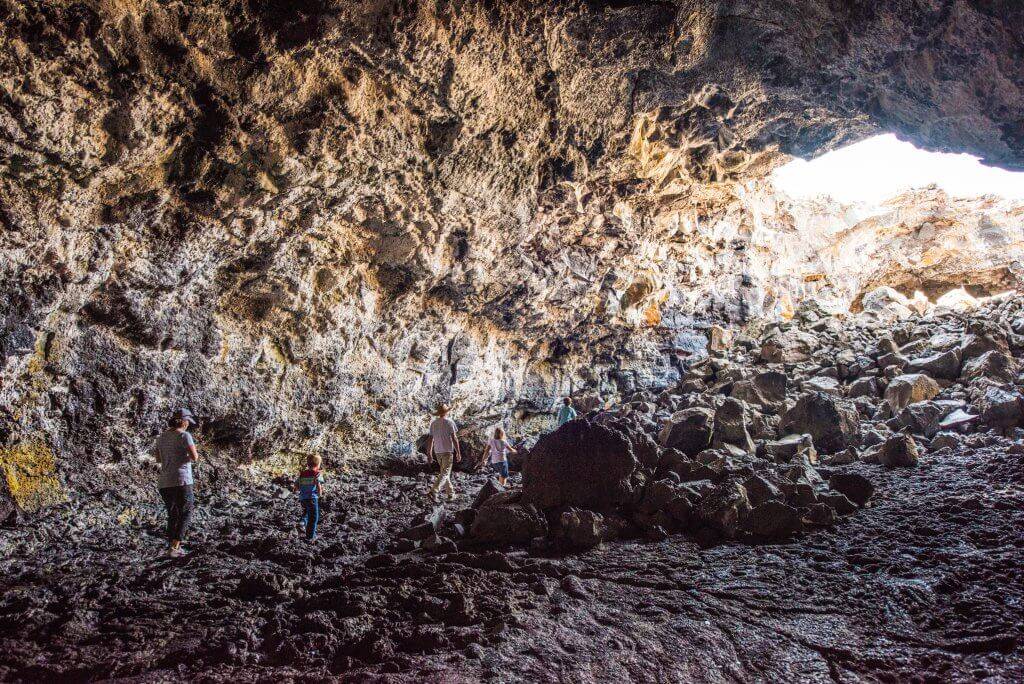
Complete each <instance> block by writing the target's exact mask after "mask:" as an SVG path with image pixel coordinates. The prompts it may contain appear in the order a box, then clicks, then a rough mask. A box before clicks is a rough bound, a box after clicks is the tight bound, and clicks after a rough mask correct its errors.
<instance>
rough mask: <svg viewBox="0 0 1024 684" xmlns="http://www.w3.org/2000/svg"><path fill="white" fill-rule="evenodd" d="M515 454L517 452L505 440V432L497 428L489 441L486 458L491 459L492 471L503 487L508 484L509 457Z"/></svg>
mask: <svg viewBox="0 0 1024 684" xmlns="http://www.w3.org/2000/svg"><path fill="white" fill-rule="evenodd" d="M514 453H516V450H515V449H513V448H512V445H511V444H509V443H508V441H507V440H506V439H505V431H504V430H502V429H501V428H500V427H499V428H495V429H494V437H492V438H491V439H489V440H487V447H486V448H485V450H484V457H485V458H486V457H489V458H488V461H489V463H490V465H491V470H492V471H493V472H494V473H495V474H496V475H497V476H498V482H499V483H500V484H501V486H502V487H504V486H505V483H507V482H508V455H509V454H514Z"/></svg>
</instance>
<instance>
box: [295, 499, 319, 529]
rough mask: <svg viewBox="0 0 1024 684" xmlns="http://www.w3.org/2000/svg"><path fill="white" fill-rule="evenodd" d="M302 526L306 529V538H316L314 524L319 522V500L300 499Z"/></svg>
mask: <svg viewBox="0 0 1024 684" xmlns="http://www.w3.org/2000/svg"><path fill="white" fill-rule="evenodd" d="M299 503H301V504H302V525H303V527H305V528H306V536H307V537H309V538H310V539H312V538H313V537H315V536H316V524H317V523H318V522H320V500H319V499H302V500H301V501H300V502H299Z"/></svg>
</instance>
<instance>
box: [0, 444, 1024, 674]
mask: <svg viewBox="0 0 1024 684" xmlns="http://www.w3.org/2000/svg"><path fill="white" fill-rule="evenodd" d="M848 467H849V468H853V469H858V470H862V471H868V470H870V471H871V472H870V473H869V475H870V477H871V478H872V480H873V481H874V482H875V483H876V484H877V486H878V488H879V491H878V495H877V496H876V503H875V504H874V505H872V506H869V507H868V508H866V509H865V510H863V511H861V512H860V513H859V514H858V515H855V516H853V517H852V518H851V519H850V520H849V521H848V522H847V523H846V524H844V525H842V526H839V527H837V528H835V529H834V530H822V531H820V532H815V533H812V534H809V535H807V536H804V537H802V538H800V539H799V540H797V541H795V542H792V543H785V544H778V545H767V546H750V545H744V544H724V545H718V546H714V547H711V548H703V549H702V548H700V547H699V546H697V545H696V544H694V543H692V542H690V541H687V540H686V539H684V538H683V537H680V536H673V537H670V538H669V539H666V540H664V541H661V542H656V543H652V542H646V541H634V542H615V543H611V544H608V545H606V546H604V547H603V548H601V549H597V550H592V551H590V552H588V553H585V554H580V555H569V556H565V557H562V558H543V557H531V556H529V555H528V554H527V553H525V552H511V553H503V552H497V551H489V552H484V553H448V554H443V555H437V556H420V555H412V554H407V555H404V556H397V557H396V558H395V562H394V563H393V564H382V565H380V566H378V567H368V566H367V564H366V559H367V557H368V556H372V555H373V554H375V553H376V552H377V551H379V550H380V549H381V548H382V546H383V545H384V544H386V543H387V539H389V538H390V537H391V536H392V534H393V533H395V532H396V531H397V530H399V529H400V528H401V527H402V526H403V525H405V524H406V523H407V521H408V519H409V517H410V516H411V515H412V514H413V513H415V512H417V511H419V510H421V509H422V508H423V503H422V502H423V499H422V491H423V489H424V487H425V486H426V484H427V481H428V476H427V474H426V472H425V471H424V472H423V473H422V474H421V475H419V476H409V475H405V476H397V477H387V478H385V477H379V476H366V477H361V478H359V480H358V481H353V480H346V479H339V480H336V481H334V482H333V483H332V484H331V490H330V493H329V500H330V504H329V505H330V511H329V512H327V513H326V514H325V519H324V521H323V525H322V529H321V539H320V542H319V543H318V544H316V545H309V544H307V543H306V542H305V541H304V540H302V539H300V537H299V535H298V534H297V533H296V532H295V529H294V522H295V517H296V506H295V502H294V501H293V500H292V498H291V496H290V495H289V494H288V493H287V492H286V491H285V490H284V489H283V488H280V487H278V486H273V485H268V486H265V487H261V488H256V489H251V490H246V491H238V492H234V493H232V494H230V495H228V494H225V493H223V492H222V493H216V494H214V493H211V492H205V491H200V493H199V513H198V515H197V519H196V521H195V526H194V534H193V535H192V539H191V541H192V543H191V545H190V548H191V549H192V553H191V554H190V555H189V556H188V557H186V558H184V559H177V560H172V559H167V558H164V557H162V556H161V555H160V551H161V550H162V543H163V542H162V537H161V520H162V515H161V511H160V509H159V508H158V506H157V504H156V502H155V496H154V501H149V502H145V503H143V504H142V505H141V506H140V507H139V513H138V515H137V517H135V518H134V519H133V520H132V521H131V522H129V523H127V524H117V522H116V521H115V518H116V516H117V515H118V514H119V512H120V511H122V510H123V505H124V504H123V503H122V502H117V501H113V500H110V501H88V502H80V503H79V504H78V505H75V506H68V507H66V508H64V509H62V510H59V511H58V510H55V511H52V512H50V513H48V514H47V515H46V516H44V517H42V518H40V519H39V520H38V521H37V522H34V523H33V524H31V525H26V526H22V527H19V528H17V529H13V530H4V532H3V536H4V546H5V547H6V548H5V551H6V552H5V554H4V560H3V561H2V564H0V568H2V573H3V574H2V576H3V580H2V583H3V584H4V591H3V599H2V601H0V630H2V632H0V633H2V635H3V638H2V642H3V648H2V649H0V679H3V680H4V681H44V680H53V679H58V678H59V679H62V680H86V679H104V678H116V679H123V680H126V681H128V680H136V681H139V680H156V679H164V680H171V679H180V678H182V677H187V678H188V679H194V680H197V681H204V680H206V681H253V680H267V681H269V680H280V679H288V678H295V679H299V680H310V679H321V678H323V677H326V676H329V675H342V676H343V677H345V678H351V679H353V680H375V679H380V680H385V681H389V680H407V681H472V680H476V679H492V680H500V681H557V680H568V681H592V680H603V681H613V680H614V681H623V680H640V681H651V680H658V679H661V680H677V681H681V680H693V681H758V680H760V681H766V680H767V681H797V680H803V681H828V680H831V679H835V680H837V681H857V680H881V681H909V680H919V681H927V680H933V681H951V680H961V681H969V680H981V679H985V678H993V679H990V680H989V681H1001V680H1002V681H1014V680H1016V681H1019V680H1020V677H1021V676H1024V651H1022V648H1021V639H1022V636H1024V603H1022V601H1024V535H1022V534H1021V530H1022V529H1024V456H1022V455H1021V454H1020V453H1009V452H1008V450H1007V449H1006V448H979V449H965V450H963V451H961V452H958V453H955V454H953V455H951V456H948V457H947V458H944V459H943V460H941V461H932V462H925V463H923V464H922V465H921V466H919V468H918V469H917V470H915V471H914V472H913V473H908V472H907V471H900V470H892V471H883V470H881V469H879V467H878V466H869V465H862V464H858V465H853V466H848ZM483 479H484V478H483V476H481V475H463V476H461V477H460V478H459V480H458V483H459V491H460V502H461V503H462V504H463V505H464V504H466V503H468V501H469V499H470V492H474V491H476V489H477V488H478V487H479V486H480V485H481V484H482V482H483ZM455 505H458V504H455ZM384 509H386V510H387V511H388V512H387V514H383V515H382V510H384ZM72 513H74V514H75V515H74V516H72ZM370 565H374V563H370ZM327 653H331V654H332V655H330V656H329V657H325V654H327Z"/></svg>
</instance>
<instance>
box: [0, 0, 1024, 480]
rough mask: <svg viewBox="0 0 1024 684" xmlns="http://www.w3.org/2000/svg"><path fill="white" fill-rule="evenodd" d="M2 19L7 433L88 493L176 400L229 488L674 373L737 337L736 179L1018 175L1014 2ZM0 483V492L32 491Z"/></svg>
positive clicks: (122, 471) (74, 12)
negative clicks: (702, 345) (893, 163)
mask: <svg viewBox="0 0 1024 684" xmlns="http://www.w3.org/2000/svg"><path fill="white" fill-rule="evenodd" d="M0 18H2V20H3V21H2V27H0V39H2V42H3V46H4V50H2V51H0V228H2V236H0V248H2V250H3V255H4V259H3V262H2V265H0V289H2V291H3V293H4V295H5V297H4V301H3V302H2V303H0V321H2V333H0V350H2V352H3V369H2V374H0V380H2V387H0V398H2V404H0V406H2V411H3V416H2V422H0V440H2V442H3V443H4V444H6V445H8V447H9V452H5V453H10V454H18V453H24V452H27V451H31V452H33V453H35V452H34V451H33V450H32V449H27V448H25V447H24V445H26V444H43V445H44V446H45V447H46V449H48V450H49V451H51V452H52V453H53V454H55V455H56V456H55V458H53V459H50V460H49V461H46V459H43V461H45V463H47V464H49V465H48V466H46V465H44V466H43V468H44V469H47V468H48V469H49V471H51V472H50V475H47V477H50V476H52V475H53V474H54V473H57V474H59V476H60V478H62V479H63V481H64V482H65V483H68V484H72V485H73V486H76V487H84V488H100V487H103V486H107V484H108V483H109V482H110V481H111V478H122V479H123V478H125V477H130V474H131V473H134V472H135V468H136V462H135V460H134V459H135V458H136V457H137V456H138V454H139V450H140V447H141V445H142V444H143V443H144V441H145V440H146V438H148V436H149V435H151V434H152V433H153V432H154V431H155V430H156V428H157V425H158V422H159V419H160V417H161V416H162V415H163V413H164V412H165V410H166V408H168V407H170V406H172V405H175V404H178V403H185V404H188V405H190V406H192V407H193V408H194V409H195V410H196V411H197V412H199V413H200V414H201V415H202V416H203V417H204V419H205V423H206V425H205V427H204V431H203V432H204V437H205V440H206V443H207V445H208V447H211V448H212V449H213V450H215V451H216V450H217V449H221V448H223V449H224V453H225V455H226V458H225V459H222V461H221V462H223V463H225V464H227V463H235V462H238V460H239V459H242V460H245V459H248V458H256V459H262V458H266V457H268V456H272V455H274V454H277V453H279V452H281V450H282V449H284V448H286V447H287V448H297V449H327V450H330V451H331V452H332V453H334V454H337V457H338V458H340V457H348V456H351V455H362V456H366V455H371V454H374V453H381V451H384V450H387V449H390V448H393V447H401V446H403V445H406V444H408V443H409V442H410V440H411V439H413V438H414V437H415V435H416V433H417V432H418V430H419V429H420V428H421V425H420V423H421V419H420V418H419V416H420V414H421V413H422V409H423V408H424V407H426V406H428V405H429V404H431V403H432V402H433V401H435V400H437V399H451V400H454V401H455V403H456V405H457V408H456V416H457V417H458V418H464V419H466V420H469V421H470V422H476V423H479V424H487V423H488V422H489V421H495V420H500V419H502V418H506V417H508V416H509V415H510V413H511V412H514V411H518V414H517V415H519V416H520V417H523V416H528V415H529V414H530V413H531V412H535V411H537V410H539V409H542V408H544V407H545V406H546V405H547V404H548V402H550V400H551V398H552V397H554V396H555V395H557V394H558V393H561V392H566V391H569V390H570V389H577V388H580V387H597V388H600V387H602V386H603V387H604V389H605V390H606V391H612V390H625V391H628V390H629V388H630V387H631V386H632V385H634V384H635V383H637V382H640V383H651V382H658V381H664V380H666V379H669V378H671V377H672V374H673V370H672V364H671V359H670V358H666V356H665V355H664V354H663V353H662V352H664V350H665V349H669V350H671V349H673V348H674V347H677V346H683V347H690V348H691V350H692V348H693V347H694V346H695V345H694V344H693V339H692V337H690V336H689V334H688V332H687V331H688V330H689V326H690V324H691V323H692V320H691V318H690V316H691V315H693V314H697V315H699V316H704V315H707V314H708V313H709V311H714V312H717V313H719V314H722V315H727V316H732V317H742V316H744V315H747V313H749V312H747V310H746V308H747V307H748V305H747V304H745V303H744V302H746V301H747V299H750V294H749V292H748V291H747V289H746V288H747V286H746V285H744V283H745V278H746V277H747V274H746V271H747V270H748V268H749V259H748V257H746V256H745V255H744V254H743V252H744V243H745V241H747V240H749V237H750V236H749V235H748V234H746V233H741V234H740V235H738V236H737V237H736V239H735V242H734V244H730V245H728V246H724V245H717V246H716V245H712V247H711V250H712V251H713V252H714V253H715V257H714V258H715V267H716V271H715V274H714V276H715V277H714V279H712V278H708V277H705V276H704V275H702V274H700V273H696V272H695V270H694V266H693V264H692V263H688V261H687V259H686V254H687V253H688V252H689V251H691V250H693V249H696V247H694V245H697V244H698V243H701V244H703V243H706V242H707V240H708V238H707V234H708V232H707V227H708V226H709V225H713V224H714V223H716V222H717V221H718V220H720V219H721V217H722V216H723V215H724V214H726V213H728V209H727V206H728V204H729V202H730V201H731V198H733V197H735V192H736V184H737V183H739V182H741V181H745V180H747V179H750V178H757V177H759V176H762V175H763V174H764V173H765V172H767V170H769V169H770V168H771V167H772V166H773V165H774V164H776V163H778V162H779V161H780V160H782V159H783V158H784V155H785V154H787V153H799V154H804V153H810V152H814V151H820V150H826V149H829V148H832V147H835V146H837V145H839V144H842V143H844V142H847V141H851V140H854V139H856V138H858V137H861V136H863V135H865V134H867V133H869V132H871V131H872V130H874V129H876V128H879V127H881V128H885V129H888V130H895V131H897V132H899V133H901V134H903V135H905V136H908V137H909V138H911V139H912V140H914V141H915V142H917V143H918V144H920V145H924V146H927V147H932V148H936V149H956V150H965V151H971V152H975V153H977V154H980V155H982V156H983V157H985V158H986V159H987V160H988V161H990V162H993V163H999V164H1003V165H1006V166H1013V165H1019V164H1021V163H1022V162H1024V119H1022V118H1021V111H1022V110H1021V106H1020V103H1021V102H1022V101H1024V97H1022V91H1024V59H1021V57H1022V45H1024V39H1022V33H1021V32H1022V30H1024V29H1022V28H1021V27H1022V26H1024V21H1021V20H1022V19H1024V11H1022V10H1021V8H1020V7H1019V6H1018V5H1017V4H1015V3H1011V2H981V1H977V2H962V1H956V2H954V1H948V2H940V1H937V0H936V1H932V2H919V1H910V0H896V1H893V2H884V3H879V2H852V3H851V2H830V3H820V2H810V1H805V2H797V1H794V2H783V3H771V4H765V3H759V2H753V1H733V2H709V1H707V0H699V1H698V0H694V1H684V0H680V1H678V2H652V3H636V2H527V1H525V0H523V1H519V2H508V3H494V2H486V1H483V0H480V1H471V0H465V1H461V2H451V3H448V2H438V1H434V2H411V1H399V0H391V1H389V0H364V1H362V2H358V1H345V2H341V1H337V2H335V1H332V0H298V1H290V2H284V1H282V0H270V1H267V2H243V1H241V0H235V1H232V0H206V1H200V2H191V3H182V2H171V3H168V2H156V1H153V0H93V1H87V2H66V1H63V2H46V1H42V0H0ZM965 73H970V74H971V75H972V78H971V79H969V80H968V79H965V78H964V74H965ZM682 210H685V211H687V212H690V215H692V216H694V217H695V223H694V224H693V225H694V227H695V229H694V230H693V231H691V232H692V233H693V234H692V235H688V234H685V232H684V231H679V230H678V226H674V225H672V221H677V220H678V219H677V218H676V219H673V218H671V217H672V216H675V215H676V214H678V212H679V211H682ZM712 232H713V231H712ZM701 249H703V247H701ZM680 255H681V256H680ZM728 278H732V279H733V281H734V282H735V288H734V289H733V290H732V291H730V290H729V288H727V287H726V288H719V291H720V292H724V293H725V295H724V298H723V297H722V296H719V295H718V294H712V293H711V292H710V290H709V289H708V286H707V283H709V282H711V281H712V280H716V281H718V282H725V281H726V279H728ZM669 356H671V354H670V355H669ZM8 461H9V462H10V467H9V468H8V467H7V465H5V472H10V473H14V475H8V477H7V480H8V488H9V489H11V488H12V486H11V485H10V481H11V479H12V477H14V478H16V477H17V473H18V472H19V469H21V472H27V471H28V470H31V469H32V468H34V467H36V466H35V465H33V464H29V463H28V461H27V460H26V459H17V458H14V457H13V456H12V457H11V458H9V459H7V461H5V463H7V462H8ZM34 463H35V462H34ZM55 496H59V493H58V494H55Z"/></svg>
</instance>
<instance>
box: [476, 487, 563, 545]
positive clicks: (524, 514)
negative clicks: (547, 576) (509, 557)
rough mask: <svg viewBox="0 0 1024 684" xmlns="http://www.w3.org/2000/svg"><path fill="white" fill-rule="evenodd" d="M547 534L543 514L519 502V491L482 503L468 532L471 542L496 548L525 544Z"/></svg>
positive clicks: (493, 497)
mask: <svg viewBox="0 0 1024 684" xmlns="http://www.w3.org/2000/svg"><path fill="white" fill-rule="evenodd" d="M547 533H548V523H547V520H546V519H545V518H544V515H543V514H542V513H541V512H540V511H539V510H537V508H536V507H534V506H531V505H526V504H523V503H521V501H520V494H519V492H502V493H500V494H495V495H494V496H492V497H491V498H490V499H488V500H487V501H486V502H484V505H483V506H481V507H480V510H479V511H477V514H476V518H474V520H473V525H472V527H470V530H469V535H470V536H471V537H472V538H473V539H474V540H476V541H479V542H483V543H486V544H496V545H520V544H528V543H530V540H532V539H535V538H537V537H544V536H546V535H547Z"/></svg>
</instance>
